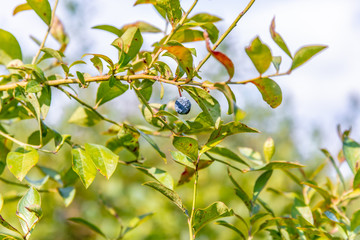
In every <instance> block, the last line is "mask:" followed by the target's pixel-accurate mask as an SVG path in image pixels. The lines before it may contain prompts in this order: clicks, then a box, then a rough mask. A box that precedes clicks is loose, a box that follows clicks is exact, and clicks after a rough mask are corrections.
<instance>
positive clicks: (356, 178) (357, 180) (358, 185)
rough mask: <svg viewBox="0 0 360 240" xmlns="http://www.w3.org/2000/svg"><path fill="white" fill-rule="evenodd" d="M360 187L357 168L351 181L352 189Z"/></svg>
mask: <svg viewBox="0 0 360 240" xmlns="http://www.w3.org/2000/svg"><path fill="white" fill-rule="evenodd" d="M356 188H360V171H359V170H358V171H357V172H356V174H355V177H354V181H353V189H354V190H355V189H356Z"/></svg>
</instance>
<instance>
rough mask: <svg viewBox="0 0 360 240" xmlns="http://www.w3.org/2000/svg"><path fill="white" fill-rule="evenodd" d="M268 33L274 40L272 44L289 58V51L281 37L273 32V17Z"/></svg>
mask: <svg viewBox="0 0 360 240" xmlns="http://www.w3.org/2000/svg"><path fill="white" fill-rule="evenodd" d="M270 33H271V37H272V39H273V40H274V42H275V43H276V44H277V45H278V46H279V47H280V48H281V49H282V50H283V51H284V52H285V53H286V54H287V55H288V56H289V57H290V58H292V56H291V53H290V50H289V49H288V47H287V46H286V43H285V42H284V40H283V39H282V37H281V36H280V34H278V33H277V32H275V17H274V18H273V20H272V21H271V25H270Z"/></svg>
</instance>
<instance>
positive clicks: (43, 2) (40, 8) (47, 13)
mask: <svg viewBox="0 0 360 240" xmlns="http://www.w3.org/2000/svg"><path fill="white" fill-rule="evenodd" d="M26 1H27V3H28V4H29V5H30V7H31V8H32V9H33V10H34V11H35V12H36V14H37V15H38V16H39V17H40V18H41V19H42V20H43V21H44V22H45V23H46V24H47V25H50V22H51V7H50V3H49V1H48V0H26Z"/></svg>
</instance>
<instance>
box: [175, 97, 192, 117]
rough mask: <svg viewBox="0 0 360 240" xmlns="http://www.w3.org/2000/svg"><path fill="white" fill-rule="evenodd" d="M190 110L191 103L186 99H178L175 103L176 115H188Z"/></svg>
mask: <svg viewBox="0 0 360 240" xmlns="http://www.w3.org/2000/svg"><path fill="white" fill-rule="evenodd" d="M190 109H191V103H190V101H189V99H187V98H186V97H179V98H178V99H177V100H176V101H175V111H176V112H177V113H178V114H188V113H189V112H190Z"/></svg>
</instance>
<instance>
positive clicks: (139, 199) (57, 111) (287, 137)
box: [0, 0, 360, 239]
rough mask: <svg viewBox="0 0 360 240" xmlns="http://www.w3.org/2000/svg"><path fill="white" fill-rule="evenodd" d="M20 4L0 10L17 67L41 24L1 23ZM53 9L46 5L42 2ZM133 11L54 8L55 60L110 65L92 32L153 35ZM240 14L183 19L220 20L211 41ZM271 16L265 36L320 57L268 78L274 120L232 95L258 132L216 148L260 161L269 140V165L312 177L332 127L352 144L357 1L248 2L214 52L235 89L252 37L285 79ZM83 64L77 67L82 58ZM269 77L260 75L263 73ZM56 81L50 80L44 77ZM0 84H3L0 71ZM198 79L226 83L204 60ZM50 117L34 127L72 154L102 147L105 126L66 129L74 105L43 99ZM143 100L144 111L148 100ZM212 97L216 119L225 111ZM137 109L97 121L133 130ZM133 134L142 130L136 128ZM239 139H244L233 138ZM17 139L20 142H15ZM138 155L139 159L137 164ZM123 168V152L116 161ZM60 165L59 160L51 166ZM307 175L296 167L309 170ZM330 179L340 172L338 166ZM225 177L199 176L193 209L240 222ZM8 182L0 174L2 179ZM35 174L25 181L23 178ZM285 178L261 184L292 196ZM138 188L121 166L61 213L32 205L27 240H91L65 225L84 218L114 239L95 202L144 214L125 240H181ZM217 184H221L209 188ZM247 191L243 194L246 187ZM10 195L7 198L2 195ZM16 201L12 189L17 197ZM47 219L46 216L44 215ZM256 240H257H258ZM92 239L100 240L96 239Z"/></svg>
mask: <svg viewBox="0 0 360 240" xmlns="http://www.w3.org/2000/svg"><path fill="white" fill-rule="evenodd" d="M21 3H22V1H15V0H14V1H7V0H0V28H2V29H5V30H7V31H9V32H11V33H12V34H13V35H14V36H15V37H16V38H17V39H18V41H19V43H20V46H21V47H22V51H23V55H24V58H25V62H31V59H32V57H33V55H34V54H35V53H36V51H37V49H38V46H37V45H36V44H35V43H34V42H33V41H32V40H31V39H30V37H29V36H30V35H31V36H34V37H36V38H38V39H42V38H43V36H44V34H45V32H46V25H45V24H44V23H43V22H42V21H41V20H40V19H39V18H38V17H37V16H36V14H35V13H34V12H32V11H25V12H21V13H19V14H17V15H16V16H12V12H13V9H14V8H15V7H16V6H17V5H19V4H21ZM50 3H51V4H53V3H54V2H53V1H50ZM133 3H134V1H129V0H126V1H115V0H105V1H100V0H93V1H86V0H78V1H71V0H63V1H62V0H61V1H60V4H59V6H58V12H57V15H58V16H59V18H60V19H61V20H62V22H63V24H64V26H65V31H66V32H67V33H68V35H69V36H70V43H69V46H68V48H67V50H66V52H65V55H66V57H67V58H66V61H68V62H69V63H70V62H72V61H74V60H79V59H81V56H82V54H83V53H101V54H105V55H107V56H110V57H111V58H113V59H116V57H117V51H116V49H115V48H113V47H112V46H110V44H111V42H112V41H113V40H114V39H115V35H113V34H110V33H107V32H104V31H100V30H96V29H91V28H92V27H93V26H96V25H100V24H110V25H113V26H117V27H121V26H123V25H125V24H128V23H132V22H135V21H138V20H143V21H147V22H149V23H151V24H153V25H155V26H157V27H158V28H160V29H164V28H165V22H164V20H163V19H162V18H161V17H160V16H158V15H157V13H156V12H155V11H154V10H153V8H152V6H150V5H139V6H136V7H133ZM181 4H182V6H183V8H184V9H188V8H189V6H190V5H191V4H192V1H190V0H183V1H181ZM246 4H247V2H246V1H238V0H227V1H216V0H201V1H199V3H198V5H197V6H196V8H195V9H194V11H193V13H192V14H196V13H200V12H208V13H211V14H213V15H217V16H219V17H221V18H223V21H221V22H219V23H218V24H217V26H218V27H219V29H220V34H221V33H222V32H223V31H224V30H225V29H226V28H227V26H229V25H230V24H231V22H232V21H233V19H234V18H235V17H236V16H237V14H238V13H239V12H240V11H242V9H243V8H244V7H245V5H246ZM273 17H276V30H277V32H279V33H280V34H281V36H282V37H283V38H284V39H285V41H286V43H287V45H288V47H289V49H290V51H291V52H292V53H295V52H296V51H297V50H298V49H299V48H300V47H301V46H303V45H310V44H325V45H328V46H329V48H328V49H326V50H325V51H324V52H322V53H321V54H319V55H317V56H316V57H314V58H313V59H312V60H310V62H309V63H307V64H305V65H304V66H302V67H301V68H299V69H297V70H295V71H294V72H293V73H292V74H291V75H290V76H284V77H279V78H277V80H278V81H277V82H278V84H279V85H280V87H281V88H282V90H283V103H282V104H281V106H280V107H278V108H277V109H271V108H270V107H269V106H268V105H267V104H266V103H265V102H263V101H262V98H261V95H260V93H259V92H258V91H257V89H256V87H254V86H252V85H243V86H240V87H237V88H235V89H234V90H235V94H236V97H237V105H238V106H239V107H240V108H241V109H243V110H244V111H245V112H246V113H247V115H246V117H245V119H244V122H246V123H247V124H249V125H250V126H253V127H256V128H257V129H259V130H261V131H262V134H260V135H258V136H253V135H243V136H239V137H232V138H231V139H230V140H228V141H226V142H225V144H226V145H228V146H231V147H232V148H233V149H237V148H238V147H239V146H244V147H252V148H254V149H256V150H258V151H261V149H262V144H263V141H264V140H265V139H266V138H267V137H268V136H272V137H273V139H274V140H275V142H276V146H277V151H276V155H275V158H276V159H281V160H290V161H299V162H301V163H304V164H309V165H310V166H316V165H319V164H321V163H322V162H323V161H324V158H323V157H322V155H321V153H320V151H319V148H322V147H325V148H328V149H330V151H331V152H332V153H333V154H334V155H336V154H337V151H338V150H339V149H340V147H341V143H340V140H339V137H338V136H337V131H336V126H337V124H340V125H341V126H342V128H343V129H346V128H349V127H352V129H353V131H352V135H351V136H352V137H353V138H354V139H359V138H360V118H359V115H360V84H359V74H358V65H359V63H360V61H359V58H358V56H359V55H360V47H359V40H360V2H359V1H357V0H346V1H338V0H301V1H299V0H274V1H266V0H258V1H256V2H255V3H254V5H253V6H252V8H251V9H250V11H249V12H248V13H247V14H246V15H245V16H244V17H243V18H242V20H241V21H240V22H239V23H238V25H237V27H236V28H235V29H234V30H233V32H232V33H231V34H230V35H229V37H228V38H227V39H226V40H225V41H224V43H223V44H222V45H221V46H220V49H221V50H222V51H224V52H225V53H226V54H227V55H228V56H229V57H230V58H231V59H232V60H233V62H234V64H235V77H234V79H235V80H245V79H249V78H252V77H256V71H255V68H254V67H253V65H252V63H251V61H250V59H249V58H248V57H247V56H246V53H245V50H244V48H245V47H246V46H247V45H248V44H249V43H250V42H251V41H252V39H254V38H255V37H256V36H257V35H258V36H260V38H261V39H262V41H263V42H265V43H266V44H268V45H269V46H270V48H271V49H272V53H273V55H282V56H283V64H282V67H283V68H282V69H283V70H286V69H287V68H288V66H289V64H290V62H289V59H287V58H286V56H285V55H283V54H282V53H281V50H280V49H279V48H278V47H277V46H276V45H275V44H274V43H273V42H272V40H271V37H270V33H269V26H270V23H271V20H272V18H273ZM162 36H163V35H162V34H161V33H159V34H144V35H143V37H144V45H143V49H150V47H151V44H152V43H153V42H155V41H158V40H159V39H161V38H162ZM46 46H48V47H53V48H58V47H59V46H58V44H57V43H56V41H55V40H54V39H52V38H51V37H49V39H48V41H47V44H46ZM194 46H195V47H197V48H198V49H203V50H202V51H201V50H199V51H198V58H197V59H196V60H195V63H197V62H199V61H200V60H201V59H202V57H203V56H204V55H205V54H206V51H205V46H204V43H203V42H200V43H196V44H194ZM84 59H85V60H86V61H87V62H89V59H88V58H86V57H85V58H84ZM75 68H77V69H78V70H80V71H86V72H89V73H91V74H93V75H96V74H97V73H96V71H95V69H94V68H93V67H91V64H89V65H88V66H82V65H79V66H77V67H75ZM269 71H270V70H269ZM55 72H56V70H55ZM0 73H1V74H2V73H6V70H5V69H4V68H0ZM202 74H203V76H204V78H205V79H208V80H210V81H224V80H226V72H225V70H224V69H223V68H222V66H220V65H219V64H218V63H217V62H216V61H214V60H210V61H208V62H207V63H206V65H205V66H204V67H203V68H202ZM53 94H54V95H55V97H54V99H53V101H52V110H50V112H49V115H48V118H47V120H46V123H47V124H48V125H49V126H51V127H54V128H55V129H59V130H60V131H61V132H64V133H66V132H68V133H72V134H73V136H74V139H75V140H76V141H78V142H80V143H85V142H93V143H98V144H104V142H105V141H106V140H107V138H108V137H107V136H103V135H101V134H100V133H101V132H103V131H105V130H106V129H107V127H109V125H108V124H106V123H101V124H99V125H97V126H95V127H93V128H92V129H91V130H90V131H89V130H88V129H85V128H81V127H78V126H74V125H69V124H68V123H67V120H68V119H69V117H70V115H71V114H72V112H73V111H74V109H75V108H76V107H77V105H76V103H73V102H71V101H69V99H68V98H67V97H66V96H64V95H62V94H61V93H60V92H56V91H54V92H53ZM79 94H80V96H81V97H82V98H85V99H86V101H88V102H89V103H91V102H92V103H93V102H94V99H95V94H96V85H95V86H94V85H93V86H92V87H90V89H86V90H79ZM156 95H157V94H156V92H155V93H154V97H153V98H152V101H154V102H156V101H159V98H158V97H157V96H156ZM175 95H176V89H174V88H171V87H169V88H166V94H165V97H164V99H163V100H162V102H163V103H166V102H167V101H171V100H174V98H175ZM216 96H217V97H219V99H220V101H221V104H222V106H223V111H224V110H226V108H227V106H226V101H225V98H223V97H222V96H221V95H216ZM138 104H139V102H138V100H137V99H136V97H135V95H134V94H132V93H130V91H129V92H127V93H126V94H124V95H122V96H121V97H119V98H118V99H116V100H114V101H112V102H110V103H109V104H106V106H103V107H101V108H100V110H101V112H102V113H104V114H106V115H107V116H109V117H110V118H111V119H114V120H116V121H119V122H121V121H124V120H127V121H129V122H132V121H133V122H136V123H142V122H141V120H140V119H139V118H141V117H140V116H141V114H140V111H139V110H138ZM143 124H144V123H143ZM26 126H27V125H26V124H23V123H14V126H13V127H12V128H13V130H14V131H15V132H16V133H17V135H18V136H19V135H21V134H23V135H24V136H26V134H29V135H30V133H31V129H27V127H26ZM244 136H245V137H244ZM24 139H26V137H24ZM156 141H158V142H159V143H160V144H161V146H163V148H164V150H166V151H167V152H168V149H170V146H167V145H166V144H168V143H167V142H166V141H164V140H163V139H156ZM141 144H142V146H144V149H143V150H142V151H143V153H142V154H143V155H146V157H147V159H148V163H149V165H151V164H157V165H158V166H160V167H162V168H164V169H166V170H168V171H169V172H170V173H171V174H172V176H173V177H174V178H175V179H178V177H179V175H180V173H181V171H182V168H181V167H179V166H177V165H174V164H172V163H170V164H168V165H166V166H165V165H163V164H162V163H160V162H159V161H160V160H159V159H158V158H157V155H156V153H154V151H153V150H150V149H151V148H149V147H148V145H147V143H145V142H141ZM149 153H150V154H149ZM120 154H121V156H122V157H126V153H120ZM61 158H64V159H66V161H67V162H66V161H63V159H61ZM41 161H42V163H43V164H44V165H47V166H49V167H54V166H55V167H56V168H59V169H62V168H66V167H68V166H69V163H70V161H71V157H70V153H69V149H64V150H63V151H62V152H61V153H60V154H59V155H57V156H51V157H49V156H42V159H41ZM311 170H312V168H311V167H309V168H307V171H311ZM342 170H343V171H344V172H345V173H346V172H347V171H348V169H347V167H346V166H345V165H344V166H343V167H342ZM224 173H225V168H224V167H223V166H221V165H216V164H214V166H212V167H210V168H208V169H207V170H206V171H203V172H202V173H201V175H200V179H201V181H200V189H202V190H201V191H200V193H199V202H198V204H199V206H206V205H208V204H209V203H211V202H213V201H216V200H220V201H224V202H225V203H227V204H228V205H229V206H231V207H233V208H234V209H235V210H236V211H238V212H242V211H244V206H243V205H242V203H241V202H240V200H239V199H237V198H235V197H234V193H233V190H232V186H231V183H230V182H229V180H228V179H227V177H226V174H224ZM7 174H8V173H7ZM33 174H34V175H36V173H33ZM323 175H324V176H328V177H330V178H331V177H332V176H333V173H332V171H331V170H330V169H326V168H325V169H324V170H323ZM256 176H257V174H253V175H251V174H249V175H246V176H242V175H237V179H238V180H239V182H242V183H243V184H244V188H245V189H247V190H249V191H251V189H252V186H253V183H254V181H253V180H252V179H254V178H255V177H256ZM284 179H285V176H283V175H282V174H281V173H279V174H277V175H276V178H272V181H271V184H272V186H273V187H274V188H279V189H281V188H283V189H293V188H296V187H295V186H293V185H292V184H291V183H286V184H284V182H286V181H284ZM146 180H149V179H148V178H146V177H145V176H143V175H142V174H141V173H140V172H138V171H137V170H135V169H132V168H130V167H123V166H120V167H118V170H117V171H116V173H115V176H114V177H113V178H112V179H110V181H106V180H104V179H102V178H100V177H97V178H96V180H95V183H94V184H93V185H92V186H91V187H90V190H88V191H85V190H84V188H83V187H82V186H81V184H80V183H78V185H77V199H76V201H75V202H74V203H72V204H71V205H70V207H68V208H66V209H65V208H64V207H63V206H62V205H61V201H60V199H59V198H56V197H55V198H54V196H50V195H49V196H47V195H43V196H44V197H43V202H44V208H45V209H44V212H45V217H44V219H43V220H42V221H41V222H40V224H39V226H38V228H37V229H36V230H35V231H34V236H33V237H34V239H49V236H51V239H96V236H94V235H93V234H92V233H91V232H89V231H88V230H87V229H84V228H82V227H80V226H79V225H73V224H69V223H67V222H66V221H65V219H66V218H68V217H73V216H77V217H84V218H86V219H88V220H89V221H91V222H94V223H96V224H97V225H98V226H99V227H100V228H102V229H103V230H104V232H106V233H108V234H109V235H110V236H115V234H116V231H118V230H119V229H118V228H117V225H116V221H115V220H114V219H113V218H112V217H111V216H110V215H109V214H108V213H107V212H106V211H105V210H104V207H103V206H102V204H101V203H99V201H98V197H99V196H100V195H102V196H103V198H104V199H106V201H108V202H109V203H111V204H112V205H113V206H114V207H116V208H117V209H118V211H119V212H120V213H121V217H122V218H123V219H124V222H125V223H127V222H128V221H129V220H130V219H131V218H132V217H134V216H136V215H141V214H144V213H146V212H156V214H155V215H154V216H153V217H152V220H150V221H149V222H147V223H144V225H142V226H140V227H139V229H137V230H134V231H133V232H132V233H131V235H129V236H128V239H187V226H186V220H185V218H183V217H182V216H181V213H179V214H173V213H174V212H176V211H177V210H176V209H175V207H174V206H172V205H171V203H169V202H167V200H166V199H165V198H163V197H162V196H160V195H159V194H158V193H156V192H153V191H151V190H150V189H147V188H146V187H144V186H141V183H142V182H144V181H146ZM219 183H221V184H219ZM247 183H248V184H247ZM190 186H191V185H188V186H182V187H179V189H178V191H179V193H180V195H181V196H182V197H183V198H184V200H185V203H186V204H187V205H188V206H189V205H190V202H191V194H192V193H191V192H192V190H191V187H190ZM13 188H14V187H13V186H8V185H5V184H2V183H0V191H4V192H6V191H8V190H12V189H13ZM15 190H18V189H16V188H15V189H14V191H15ZM20 190H21V189H20ZM264 194H265V196H266V197H265V199H268V200H270V201H279V203H280V204H279V206H282V207H279V209H277V213H279V214H281V213H282V212H284V211H286V208H289V206H288V204H289V202H286V200H283V199H280V197H278V196H274V195H272V194H271V193H264ZM15 209H16V201H13V202H11V201H9V202H8V203H7V204H6V207H4V209H3V212H4V213H3V212H2V214H4V215H5V216H6V217H7V219H9V220H10V221H12V222H16V221H17V219H16V217H15V215H14V210H15ZM47 212H48V213H49V214H46V213H47ZM203 232H204V233H203V234H200V237H199V239H236V236H235V235H234V234H233V233H231V232H229V231H228V230H226V229H223V228H221V227H219V226H210V227H207V228H206V229H204V230H203ZM260 238H261V237H260ZM98 239H100V238H98Z"/></svg>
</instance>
